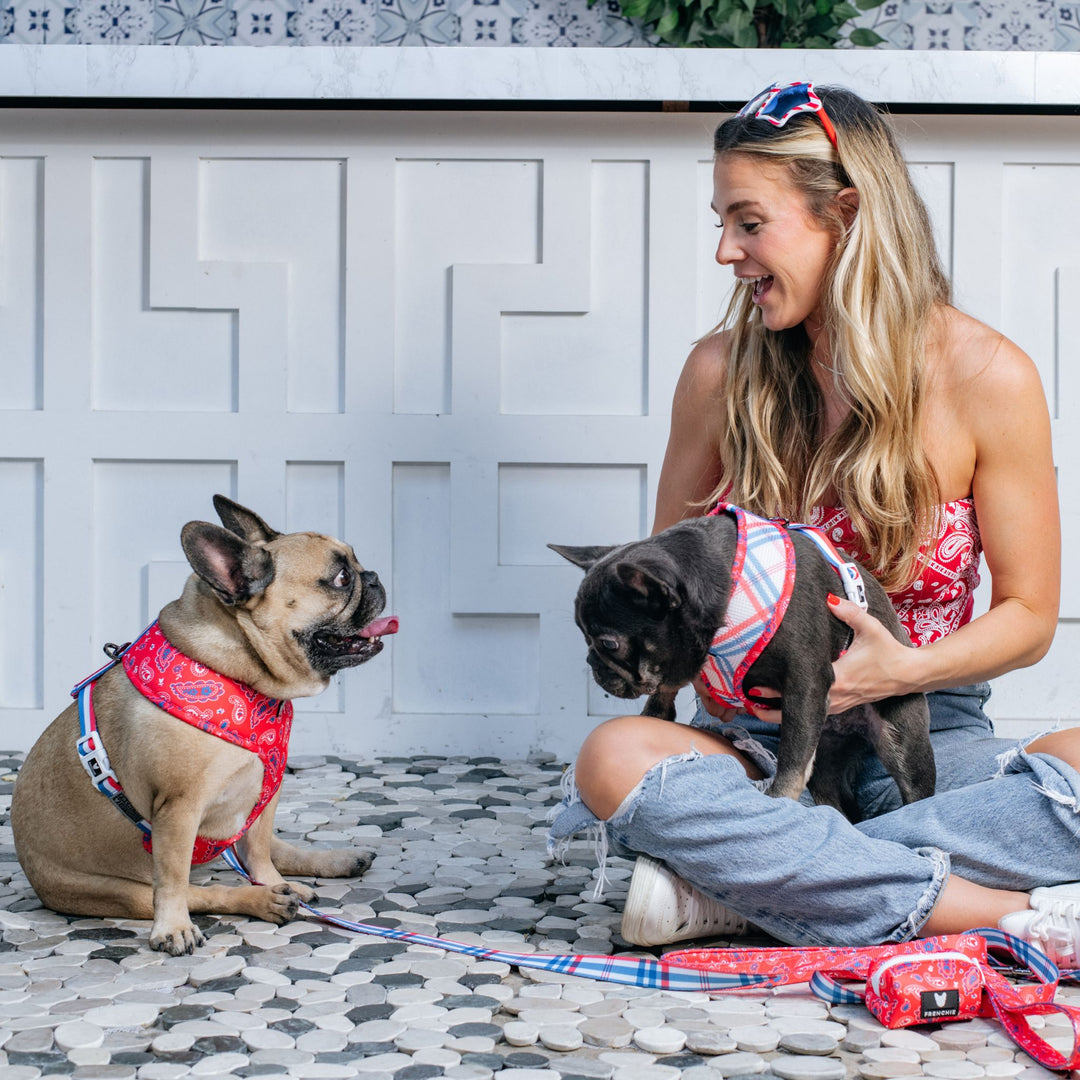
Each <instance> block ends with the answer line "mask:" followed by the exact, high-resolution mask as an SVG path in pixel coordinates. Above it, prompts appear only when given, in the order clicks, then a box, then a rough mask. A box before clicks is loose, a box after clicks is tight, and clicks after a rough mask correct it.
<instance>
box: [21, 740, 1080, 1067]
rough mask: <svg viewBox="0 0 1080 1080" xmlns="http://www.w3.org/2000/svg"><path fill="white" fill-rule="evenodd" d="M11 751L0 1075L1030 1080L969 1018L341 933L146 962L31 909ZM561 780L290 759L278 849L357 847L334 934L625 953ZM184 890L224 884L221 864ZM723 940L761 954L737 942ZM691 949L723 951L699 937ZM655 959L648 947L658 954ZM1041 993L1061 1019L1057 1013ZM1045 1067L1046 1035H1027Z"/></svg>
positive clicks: (534, 762) (495, 767)
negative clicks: (617, 978) (372, 929)
mask: <svg viewBox="0 0 1080 1080" xmlns="http://www.w3.org/2000/svg"><path fill="white" fill-rule="evenodd" d="M20 763H21V755H19V754H7V755H0V930H2V942H0V1077H2V1078H3V1080H24V1078H25V1080H32V1078H35V1077H38V1076H48V1075H58V1074H61V1075H62V1074H68V1075H72V1076H74V1077H77V1078H86V1080H90V1078H101V1080H107V1078H109V1080H111V1078H115V1080H125V1078H129V1077H140V1078H143V1077H145V1078H146V1080H174V1078H179V1077H183V1076H193V1077H213V1076H225V1077H227V1076H237V1077H246V1076H282V1077H311V1078H320V1077H326V1078H331V1077H353V1076H359V1077H362V1078H364V1080H390V1078H391V1077H392V1078H393V1080H428V1078H435V1077H441V1076H446V1077H448V1078H450V1080H490V1078H491V1077H492V1076H494V1074H496V1073H498V1080H579V1078H583V1080H609V1078H610V1080H679V1078H680V1077H681V1078H683V1080H721V1078H724V1080H731V1078H733V1077H734V1078H738V1077H744V1076H745V1077H750V1076H753V1077H754V1080H774V1078H775V1077H779V1078H781V1080H844V1078H845V1077H864V1078H866V1080H891V1078H894V1077H907V1076H928V1077H940V1078H943V1080H975V1078H978V1077H984V1076H986V1077H1005V1078H1008V1077H1021V1078H1022V1080H1041V1078H1043V1077H1045V1078H1047V1080H1050V1078H1052V1077H1055V1076H1057V1075H1058V1074H1056V1073H1052V1072H1049V1071H1048V1070H1046V1069H1043V1068H1041V1067H1040V1066H1038V1065H1036V1064H1035V1063H1034V1062H1032V1061H1031V1059H1029V1058H1028V1057H1027V1056H1026V1055H1025V1054H1024V1053H1022V1052H1020V1051H1019V1050H1018V1049H1017V1047H1016V1046H1015V1044H1014V1043H1013V1042H1012V1041H1011V1040H1010V1039H1009V1038H1008V1037H1007V1036H1006V1035H1005V1034H1004V1032H1003V1031H1002V1030H1001V1028H1000V1027H999V1026H998V1025H996V1024H994V1023H992V1022H990V1021H986V1020H972V1021H966V1022H961V1023H952V1024H946V1025H942V1026H940V1027H937V1028H933V1027H928V1026H926V1027H919V1028H917V1029H906V1030H898V1031H887V1030H885V1029H884V1028H882V1027H881V1025H879V1024H878V1023H877V1021H875V1020H874V1019H873V1017H871V1015H870V1014H869V1013H868V1012H867V1011H866V1010H865V1009H864V1008H862V1007H861V1006H833V1007H831V1008H830V1007H828V1006H826V1005H825V1004H824V1003H822V1002H821V1001H819V1000H818V999H817V998H815V997H814V996H813V995H811V994H810V993H809V991H808V990H807V989H806V988H805V987H786V988H781V989H778V990H776V991H773V992H765V993H760V994H753V995H749V996H747V995H744V994H740V995H726V996H718V997H712V998H710V997H709V996H707V995H705V994H702V993H675V992H672V993H660V992H656V991H653V990H649V989H644V988H636V987H628V986H621V985H616V984H613V983H602V982H595V981H591V980H588V979H581V978H575V977H573V976H562V975H557V974H554V973H549V972H545V971H540V970H533V969H521V970H518V969H516V968H510V967H508V966H506V965H505V964H500V963H495V962H493V961H490V960H479V959H475V958H473V957H469V956H464V955H461V954H456V953H449V952H443V951H441V950H435V949H430V948H425V947H423V946H415V945H406V944H404V943H399V942H393V941H388V940H386V939H382V938H377V937H372V936H364V935H359V934H353V933H350V932H348V931H345V930H340V929H335V928H332V927H328V926H327V925H325V924H321V923H319V922H316V921H312V920H310V919H298V920H296V921H294V922H292V923H290V924H288V925H287V926H282V927H278V926H273V925H271V924H269V923H262V922H255V921H253V920H250V919H246V918H244V917H242V916H206V917H197V919H196V922H197V923H198V924H199V925H200V926H201V928H202V930H203V932H204V934H206V936H207V942H206V944H205V945H204V946H203V947H201V948H200V949H198V950H197V951H196V953H195V954H194V955H192V956H181V957H170V956H165V955H164V954H162V953H158V952H152V951H151V950H150V949H149V947H148V945H147V940H148V936H149V929H150V924H149V923H148V922H139V921H133V920H124V919H85V918H68V917H65V916H62V915H57V914H55V913H54V912H51V911H49V910H47V909H45V908H43V907H42V906H41V904H40V902H39V901H38V899H37V897H36V896H35V895H34V893H33V890H32V889H31V888H30V886H29V883H28V882H27V880H26V877H25V876H24V875H23V873H22V872H21V870H20V868H19V865H18V863H17V861H16V860H15V852H14V847H13V845H12V839H11V828H10V825H9V823H8V817H7V815H8V811H9V808H10V804H11V790H12V787H13V781H14V778H15V773H16V772H17V770H18V767H19V765H20ZM562 771H563V766H562V765H561V764H560V763H558V762H556V761H554V760H553V758H552V757H551V755H545V754H535V755H533V756H532V757H531V758H530V759H529V760H528V761H503V760H498V759H495V758H464V757H452V758H441V757H411V758H380V759H377V760H373V761H351V760H347V759H343V758H336V757H326V758H302V759H298V760H294V761H292V762H290V771H289V773H288V775H287V778H286V780H285V784H284V787H283V790H282V796H281V801H280V805H279V808H278V814H277V828H278V831H279V832H280V833H281V834H282V835H283V836H284V837H285V838H286V839H296V840H305V841H308V842H311V843H315V844H318V845H320V846H326V847H350V846H356V847H363V848H369V849H372V850H374V851H375V852H376V859H375V862H374V865H373V866H372V867H371V869H370V870H369V871H368V872H367V873H366V874H365V875H364V876H363V878H358V879H353V880H333V879H319V880H317V881H313V882H310V883H311V884H314V885H315V887H316V888H317V890H318V894H319V895H318V900H317V905H318V906H319V907H320V908H321V909H323V910H326V911H328V912H329V911H332V912H333V913H334V914H337V915H340V916H342V917H344V918H346V919H350V920H353V921H366V922H370V921H372V920H385V922H384V923H383V925H387V926H396V927H399V928H401V929H406V930H415V931H417V932H419V933H423V934H427V935H438V936H442V937H446V938H452V939H456V940H459V941H465V942H468V943H471V944H482V945H484V946H485V947H488V948H496V949H505V950H509V951H512V952H532V951H540V952H551V953H568V952H581V953H594V954H595V953H603V954H610V953H613V952H631V951H633V949H632V947H631V946H629V945H628V944H627V943H626V942H625V941H623V940H622V939H621V938H620V936H619V922H620V915H621V911H622V903H623V899H624V898H625V895H626V889H627V884H628V881H629V877H630V873H631V869H632V864H631V863H629V862H627V861H626V860H623V859H611V860H610V861H609V865H608V872H607V879H608V883H607V886H606V889H605V892H604V895H603V898H602V899H601V900H599V901H598V900H596V899H594V888H595V885H596V861H595V855H594V852H593V850H592V845H590V844H587V843H585V842H575V843H574V844H573V845H571V848H570V851H569V853H568V855H567V858H566V861H565V863H555V864H553V863H552V862H551V860H550V859H549V858H548V857H547V854H546V850H545V835H546V818H547V814H548V812H549V811H550V809H551V808H552V807H553V806H555V805H556V804H557V803H558V801H559V798H560V792H559V783H560V779H561V776H562ZM193 878H194V880H195V881H196V882H198V881H208V880H220V881H223V882H232V881H236V880H238V879H237V878H236V875H234V874H233V873H232V872H230V871H229V870H228V869H226V868H225V867H224V866H223V864H221V863H220V862H214V863H211V864H208V866H206V867H202V868H199V869H197V870H196V871H195V872H194V875H193ZM740 943H741V944H765V942H764V941H762V940H761V939H758V940H757V941H753V940H748V939H740ZM711 944H724V943H723V942H715V941H714V942H711ZM658 954H659V950H657V955H658ZM1077 994H1078V992H1077V990H1076V989H1075V988H1064V989H1063V990H1062V991H1061V992H1060V995H1059V999H1061V1000H1073V1001H1074V1003H1075V1002H1076V1000H1077ZM1035 1023H1037V1024H1039V1025H1041V1026H1043V1034H1044V1035H1045V1036H1047V1037H1048V1038H1049V1039H1050V1041H1051V1042H1053V1043H1055V1044H1056V1045H1059V1046H1060V1048H1062V1049H1067V1048H1069V1047H1071V1044H1072V1035H1071V1029H1070V1028H1069V1026H1068V1021H1067V1020H1065V1018H1064V1017H1054V1016H1051V1017H1046V1018H1041V1017H1037V1018H1035Z"/></svg>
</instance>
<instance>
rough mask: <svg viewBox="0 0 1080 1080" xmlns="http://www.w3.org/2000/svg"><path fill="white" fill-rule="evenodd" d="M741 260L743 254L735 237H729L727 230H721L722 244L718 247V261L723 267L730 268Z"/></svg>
mask: <svg viewBox="0 0 1080 1080" xmlns="http://www.w3.org/2000/svg"><path fill="white" fill-rule="evenodd" d="M740 258H742V252H741V251H740V249H739V245H738V244H737V243H736V242H735V238H734V236H732V235H729V233H728V230H727V229H723V230H721V232H720V243H719V244H717V245H716V261H717V262H718V263H719V264H720V265H721V266H730V265H731V264H732V263H733V262H737V261H738V260H739V259H740Z"/></svg>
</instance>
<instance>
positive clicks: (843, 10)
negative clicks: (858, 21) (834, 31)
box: [832, 0, 859, 22]
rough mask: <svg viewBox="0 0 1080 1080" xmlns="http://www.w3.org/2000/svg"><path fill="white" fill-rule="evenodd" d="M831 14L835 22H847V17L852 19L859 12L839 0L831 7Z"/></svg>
mask: <svg viewBox="0 0 1080 1080" xmlns="http://www.w3.org/2000/svg"><path fill="white" fill-rule="evenodd" d="M832 14H833V18H834V19H836V21H837V22H847V21H848V19H854V18H855V17H856V16H857V15H858V14H859V9H858V8H854V7H852V6H851V5H850V4H846V3H844V2H843V0H841V2H840V3H839V4H837V5H836V6H835V7H834V8H833V9H832Z"/></svg>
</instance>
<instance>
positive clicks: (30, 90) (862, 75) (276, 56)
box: [0, 45, 1080, 108]
mask: <svg viewBox="0 0 1080 1080" xmlns="http://www.w3.org/2000/svg"><path fill="white" fill-rule="evenodd" d="M795 78H809V79H811V80H813V81H815V82H818V83H830V82H831V83H839V84H842V85H847V86H850V87H852V88H853V89H856V90H858V91H859V92H860V93H862V94H864V95H866V96H867V97H870V98H873V99H874V100H877V101H880V102H883V103H889V104H930V105H934V106H939V107H945V108H948V107H963V106H970V105H982V106H990V107H995V106H999V107H1021V108H1023V107H1036V108H1038V107H1047V106H1056V107H1060V106H1068V105H1077V104H1080V53H1055V52H1043V53H1030V52H1028V53H1025V52H1008V53H1002V52H996V53H995V52H944V51H943V52H888V51H881V50H838V51H832V50H806V51H802V52H798V53H794V52H789V51H786V50H783V51H782V50H704V49H545V48H521V47H513V48H464V47H455V48H445V49H436V48H427V49H424V48H407V49H406V48H400V49H399V48H384V47H372V48H311V47H308V48H296V47H291V48H290V47H267V48H243V49H239V48H237V49H226V48H208V47H205V46H204V47H185V46H152V45H147V46H137V47H122V46H121V47H118V46H108V45H3V46H0V100H2V99H4V98H7V99H11V98H19V99H37V98H45V99H49V100H50V103H52V102H55V101H59V102H61V103H67V102H70V103H73V104H74V103H76V102H78V101H80V100H101V99H105V100H110V101H111V100H117V101H122V100H125V99H127V100H155V101H156V100H166V99H168V100H177V99H179V100H190V101H192V102H193V104H194V103H195V102H206V101H246V102H250V101H260V100H265V101H267V102H271V101H272V102H281V101H297V102H301V101H321V102H327V101H342V102H346V101H364V102H380V101H403V102H408V101H416V102H418V103H419V102H427V101H438V102H443V101H448V102H449V101H453V102H460V103H461V104H462V105H465V106H467V105H468V104H469V103H470V102H491V101H505V102H508V103H510V102H528V103H538V104H541V105H542V104H544V103H549V104H551V105H555V104H557V103H562V102H596V103H598V104H600V103H604V104H605V105H608V106H610V105H611V104H617V103H619V102H627V103H630V102H659V101H678V102H715V101H728V102H733V101H743V100H745V99H746V98H747V97H749V96H750V95H751V94H753V93H754V92H755V91H757V90H759V89H761V87H762V86H765V85H767V84H768V83H770V82H772V81H773V80H777V79H795Z"/></svg>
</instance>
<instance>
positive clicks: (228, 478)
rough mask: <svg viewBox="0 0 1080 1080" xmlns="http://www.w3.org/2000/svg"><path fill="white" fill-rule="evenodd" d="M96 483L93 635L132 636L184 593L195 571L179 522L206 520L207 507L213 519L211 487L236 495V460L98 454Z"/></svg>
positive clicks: (127, 638)
mask: <svg viewBox="0 0 1080 1080" xmlns="http://www.w3.org/2000/svg"><path fill="white" fill-rule="evenodd" d="M92 483H93V519H92V521H91V522H90V523H89V525H90V529H89V535H90V537H91V538H92V544H93V575H92V578H91V583H90V584H91V588H92V591H93V598H94V640H95V641H97V642H99V643H101V644H104V643H105V642H106V641H121V640H122V641H130V640H131V639H132V637H134V636H135V635H136V634H137V633H138V632H139V631H140V630H142V629H143V627H145V626H147V625H149V624H150V623H151V622H152V621H153V620H154V618H155V617H156V616H157V613H158V612H159V611H160V610H161V608H162V607H163V606H164V605H165V604H166V603H167V602H168V601H169V600H172V599H175V598H176V597H177V596H178V595H179V594H180V590H181V589H182V588H183V584H184V581H185V580H186V579H187V577H188V574H189V573H190V570H189V569H188V567H187V563H186V562H185V561H184V555H183V552H182V551H181V550H180V544H179V530H178V528H177V522H178V521H179V524H180V525H181V526H182V525H183V524H184V523H185V522H186V521H191V520H196V519H198V520H206V519H207V517H208V514H207V511H208V510H209V511H210V513H209V517H211V518H213V517H214V514H213V508H212V507H208V506H207V493H208V492H209V493H210V494H211V495H212V494H214V493H216V492H220V493H221V494H223V495H230V494H232V493H233V492H234V491H235V490H236V480H235V466H234V465H233V464H232V462H225V461H177V460H172V461H95V462H94V464H93V481H92ZM117 583H122V584H120V585H119V587H118V584H117ZM118 634H119V635H120V637H117V635H118Z"/></svg>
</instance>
